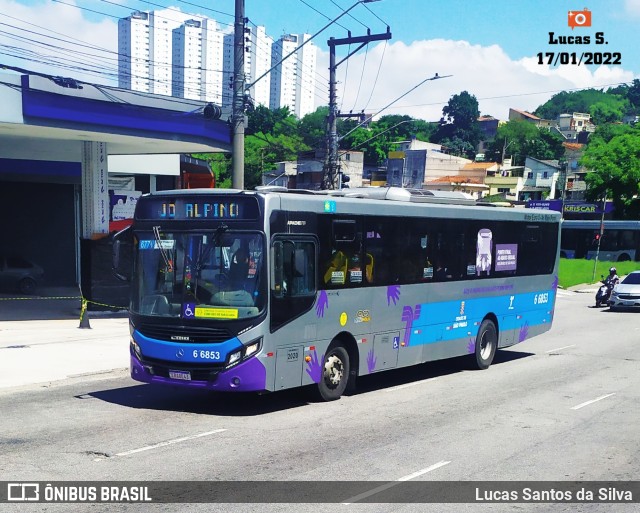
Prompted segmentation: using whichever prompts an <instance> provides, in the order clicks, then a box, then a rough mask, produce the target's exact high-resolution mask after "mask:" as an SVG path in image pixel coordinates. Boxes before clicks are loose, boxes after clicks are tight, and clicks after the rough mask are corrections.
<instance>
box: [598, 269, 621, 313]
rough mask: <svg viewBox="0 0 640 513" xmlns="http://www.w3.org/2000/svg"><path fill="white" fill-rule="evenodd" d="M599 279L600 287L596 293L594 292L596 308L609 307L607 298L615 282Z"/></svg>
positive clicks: (603, 278)
mask: <svg viewBox="0 0 640 513" xmlns="http://www.w3.org/2000/svg"><path fill="white" fill-rule="evenodd" d="M601 278H602V280H600V282H601V283H602V285H601V286H600V288H599V289H598V292H596V308H600V307H601V306H608V305H609V298H610V297H611V292H612V291H613V287H614V286H615V284H616V283H615V280H612V279H610V278H609V277H607V278H605V277H604V276H601Z"/></svg>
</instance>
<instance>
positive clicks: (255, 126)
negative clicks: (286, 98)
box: [246, 105, 295, 135]
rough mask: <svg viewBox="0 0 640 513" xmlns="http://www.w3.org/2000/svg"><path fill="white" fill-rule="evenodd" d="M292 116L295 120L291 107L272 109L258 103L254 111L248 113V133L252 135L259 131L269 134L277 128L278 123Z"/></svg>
mask: <svg viewBox="0 0 640 513" xmlns="http://www.w3.org/2000/svg"><path fill="white" fill-rule="evenodd" d="M290 117H291V118H293V119H294V120H295V116H294V115H293V114H291V112H289V107H281V108H279V109H275V110H270V109H269V107H265V106H264V105H258V106H257V107H256V108H255V109H254V110H253V111H251V112H249V113H248V114H247V130H246V135H252V134H255V133H258V132H262V133H263V134H269V133H271V132H273V131H274V130H275V127H276V124H277V123H279V122H282V121H284V120H285V119H287V118H290Z"/></svg>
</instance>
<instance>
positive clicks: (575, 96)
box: [535, 89, 629, 124]
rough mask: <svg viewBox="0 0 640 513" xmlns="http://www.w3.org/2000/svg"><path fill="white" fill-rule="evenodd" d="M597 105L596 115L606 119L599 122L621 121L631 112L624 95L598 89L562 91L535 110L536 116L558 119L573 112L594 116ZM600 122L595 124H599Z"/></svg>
mask: <svg viewBox="0 0 640 513" xmlns="http://www.w3.org/2000/svg"><path fill="white" fill-rule="evenodd" d="M627 94H628V93H627ZM595 105H599V107H598V109H597V110H596V115H597V116H603V118H605V119H600V120H598V121H599V122H602V121H606V122H608V121H621V120H622V116H623V114H624V113H626V112H627V111H628V110H629V100H628V99H627V98H626V97H625V96H623V95H619V94H615V93H613V92H611V91H608V92H606V93H605V92H603V91H599V90H598V89H584V90H582V91H572V92H567V91H562V92H560V93H558V94H555V95H553V96H552V97H551V99H550V100H549V101H547V102H546V103H544V104H543V105H541V106H540V107H538V108H537V109H536V110H535V114H536V116H540V117H541V118H544V119H557V118H558V116H559V115H560V114H571V113H572V112H588V113H590V114H591V115H592V116H593V115H594V113H592V112H591V110H592V108H593V106H595ZM607 118H610V119H607ZM598 121H594V122H595V123H596V124H597V122H598Z"/></svg>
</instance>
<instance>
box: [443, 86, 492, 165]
mask: <svg viewBox="0 0 640 513" xmlns="http://www.w3.org/2000/svg"><path fill="white" fill-rule="evenodd" d="M479 116H480V110H479V108H478V100H477V99H476V97H475V96H473V95H471V94H469V93H468V92H467V91H462V92H461V93H460V94H455V95H453V96H452V97H451V98H450V99H449V102H448V103H447V105H445V106H444V108H443V109H442V118H441V119H440V123H439V125H438V130H437V131H436V133H435V134H434V135H433V137H432V139H433V141H434V142H439V143H441V144H444V142H445V141H448V142H449V143H450V144H451V143H452V142H453V141H456V140H459V141H462V143H469V145H470V147H471V148H475V147H476V146H477V145H478V143H479V142H480V139H481V137H482V131H481V130H480V125H479V123H478V117H479ZM456 142H457V141H456ZM457 146H458V147H460V146H461V145H460V144H457ZM466 153H467V156H468V157H470V158H473V156H474V154H475V152H474V150H473V149H472V150H471V151H468V152H466Z"/></svg>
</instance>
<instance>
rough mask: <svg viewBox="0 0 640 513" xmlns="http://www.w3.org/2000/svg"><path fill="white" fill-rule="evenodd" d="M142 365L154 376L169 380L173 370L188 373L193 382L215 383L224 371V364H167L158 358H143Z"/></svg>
mask: <svg viewBox="0 0 640 513" xmlns="http://www.w3.org/2000/svg"><path fill="white" fill-rule="evenodd" d="M140 363H142V365H143V366H144V367H146V368H147V370H148V371H149V372H150V373H151V374H153V375H154V376H159V377H162V378H169V377H170V376H169V372H170V371H172V370H174V371H175V370H179V371H188V372H189V374H190V376H191V380H192V381H215V380H216V379H217V378H218V374H220V372H221V371H222V370H224V364H223V363H221V364H217V365H211V364H197V363H186V362H167V361H165V360H158V359H156V358H147V357H143V358H141V359H140Z"/></svg>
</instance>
